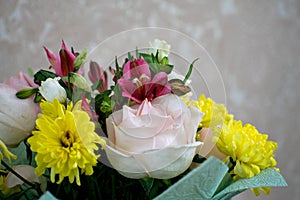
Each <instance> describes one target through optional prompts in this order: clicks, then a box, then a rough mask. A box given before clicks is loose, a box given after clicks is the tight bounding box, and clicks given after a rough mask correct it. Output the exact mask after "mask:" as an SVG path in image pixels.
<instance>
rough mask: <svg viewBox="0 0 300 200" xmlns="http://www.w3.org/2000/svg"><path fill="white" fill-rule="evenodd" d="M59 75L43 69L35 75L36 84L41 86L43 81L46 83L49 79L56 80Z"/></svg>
mask: <svg viewBox="0 0 300 200" xmlns="http://www.w3.org/2000/svg"><path fill="white" fill-rule="evenodd" d="M55 77H57V75H56V74H55V73H53V72H50V71H47V70H44V69H41V70H40V71H38V72H37V73H35V75H34V82H35V83H37V84H38V85H41V83H42V81H45V80H46V79H47V78H55Z"/></svg>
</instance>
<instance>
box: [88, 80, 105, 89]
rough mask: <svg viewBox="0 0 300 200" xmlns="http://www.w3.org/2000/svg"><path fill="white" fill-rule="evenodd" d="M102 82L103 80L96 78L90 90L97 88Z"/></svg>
mask: <svg viewBox="0 0 300 200" xmlns="http://www.w3.org/2000/svg"><path fill="white" fill-rule="evenodd" d="M102 83H103V80H98V81H97V82H96V83H94V84H93V85H92V87H91V88H92V90H97V89H98V88H99V87H100V86H101V85H102Z"/></svg>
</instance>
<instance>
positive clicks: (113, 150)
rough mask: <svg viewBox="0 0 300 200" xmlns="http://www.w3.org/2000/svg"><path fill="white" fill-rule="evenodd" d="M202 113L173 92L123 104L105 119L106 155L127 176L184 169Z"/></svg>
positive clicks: (194, 145) (174, 172)
mask: <svg viewBox="0 0 300 200" xmlns="http://www.w3.org/2000/svg"><path fill="white" fill-rule="evenodd" d="M201 116H202V114H201V113H200V112H199V111H198V109H196V108H194V107H187V106H186V105H185V104H184V103H183V102H182V100H181V99H180V98H179V97H178V96H176V95H173V94H168V95H163V96H160V97H157V98H155V99H154V100H153V101H152V102H149V101H148V100H147V99H145V100H144V101H143V102H142V104H141V105H137V106H135V107H128V106H124V107H123V109H122V110H119V111H116V112H114V113H113V114H112V115H110V116H109V118H107V121H106V122H107V133H108V145H107V146H106V149H105V151H106V154H107V156H108V159H109V161H110V163H111V165H112V166H113V167H114V168H115V169H116V170H118V171H119V172H120V173H121V174H123V175H124V176H126V177H129V178H144V177H153V178H159V179H168V178H172V177H175V176H177V175H179V174H181V173H182V172H184V171H185V170H186V169H187V168H188V167H189V166H190V164H191V162H192V159H193V157H194V155H195V151H196V148H197V147H198V146H199V145H201V144H202V143H201V142H196V141H195V136H196V131H197V126H198V123H199V121H200V120H201Z"/></svg>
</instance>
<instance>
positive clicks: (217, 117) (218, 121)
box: [183, 94, 233, 134]
mask: <svg viewBox="0 0 300 200" xmlns="http://www.w3.org/2000/svg"><path fill="white" fill-rule="evenodd" d="M183 101H184V102H185V103H186V104H187V105H188V106H195V107H197V108H198V109H199V110H200V111H201V112H202V113H203V117H202V121H201V122H200V123H199V127H203V128H212V130H213V132H214V133H215V134H218V133H219V131H220V128H221V126H222V124H223V123H224V122H225V121H228V120H229V119H232V118H233V115H229V114H228V112H227V109H226V108H225V106H224V105H223V104H217V103H216V102H214V101H213V100H212V99H211V98H206V97H205V95H204V94H202V95H200V97H199V99H198V101H192V102H190V101H188V100H187V98H183Z"/></svg>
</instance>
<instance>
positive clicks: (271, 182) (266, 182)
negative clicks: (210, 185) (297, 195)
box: [214, 168, 288, 199]
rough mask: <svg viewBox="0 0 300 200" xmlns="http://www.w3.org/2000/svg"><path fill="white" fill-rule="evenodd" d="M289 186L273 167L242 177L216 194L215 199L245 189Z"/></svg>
mask: <svg viewBox="0 0 300 200" xmlns="http://www.w3.org/2000/svg"><path fill="white" fill-rule="evenodd" d="M286 186H288V185H287V183H286V181H285V180H284V178H283V176H282V175H281V174H280V173H279V172H277V171H276V170H275V169H273V168H267V169H265V170H262V171H261V172H260V173H259V174H258V175H256V176H253V177H252V178H247V179H246V178H245V179H240V180H237V181H235V182H233V183H232V184H230V185H229V186H228V187H226V188H225V189H224V190H222V191H220V192H219V193H218V194H217V195H215V197H214V199H221V198H222V197H224V196H231V197H232V196H233V195H236V194H237V193H240V192H242V191H244V190H247V189H251V188H260V187H286Z"/></svg>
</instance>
